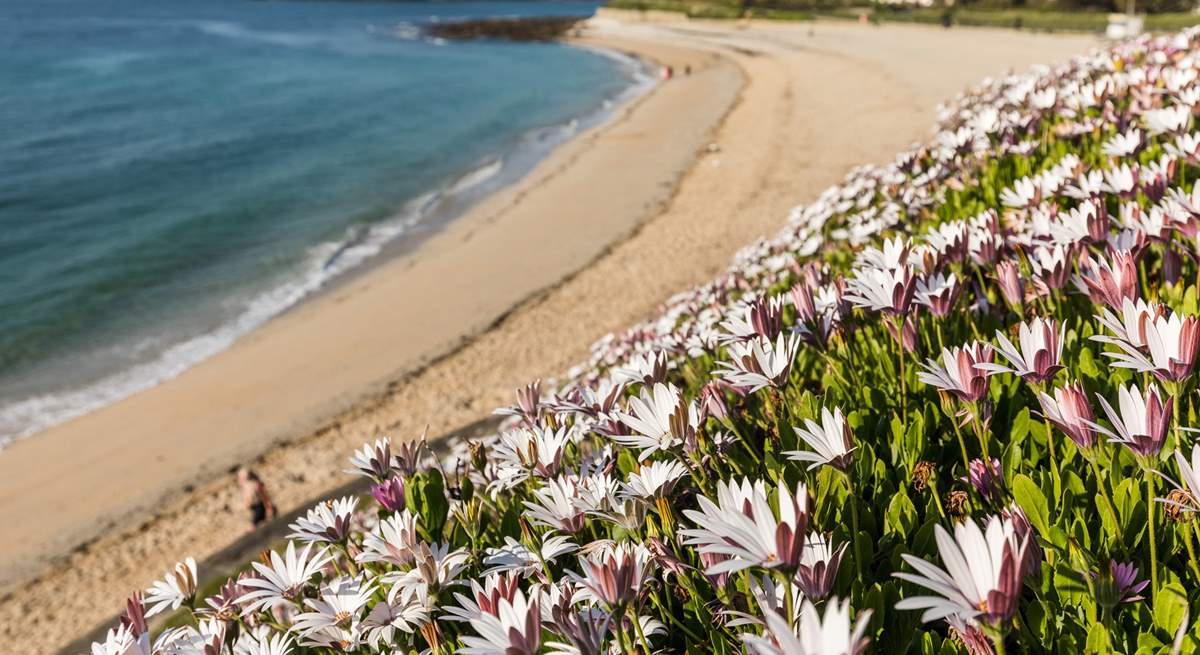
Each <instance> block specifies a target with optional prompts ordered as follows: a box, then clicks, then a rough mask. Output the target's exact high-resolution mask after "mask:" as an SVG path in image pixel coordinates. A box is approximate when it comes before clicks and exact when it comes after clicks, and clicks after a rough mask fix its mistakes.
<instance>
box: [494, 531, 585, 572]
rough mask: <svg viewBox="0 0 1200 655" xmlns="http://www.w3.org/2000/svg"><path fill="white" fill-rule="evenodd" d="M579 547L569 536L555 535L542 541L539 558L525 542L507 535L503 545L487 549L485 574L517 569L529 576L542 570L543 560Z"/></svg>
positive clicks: (550, 559) (554, 558) (555, 557)
mask: <svg viewBox="0 0 1200 655" xmlns="http://www.w3.org/2000/svg"><path fill="white" fill-rule="evenodd" d="M578 549H579V546H576V545H575V544H573V543H571V540H570V539H569V538H567V537H564V536H563V535H555V536H552V537H550V538H548V539H546V540H545V541H544V542H542V548H541V551H542V553H541V559H538V555H537V553H534V552H533V551H532V550H529V548H527V547H526V546H525V544H523V543H521V542H519V541H517V540H516V539H513V538H512V537H505V538H504V545H503V546H501V547H499V548H488V549H487V554H486V555H485V556H484V558H483V565H484V566H485V567H487V568H486V569H485V570H484V572H483V574H484V575H491V574H493V573H504V572H507V571H517V572H519V573H520V574H521V575H522V576H528V575H530V574H532V573H537V572H538V571H540V570H541V568H542V560H545V561H546V562H552V561H554V560H556V559H558V558H559V557H561V556H563V555H566V554H567V553H571V552H574V551H576V550H578Z"/></svg>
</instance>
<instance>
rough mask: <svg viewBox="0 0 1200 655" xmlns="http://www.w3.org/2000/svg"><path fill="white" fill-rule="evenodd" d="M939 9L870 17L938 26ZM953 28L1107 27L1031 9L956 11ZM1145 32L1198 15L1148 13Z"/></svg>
mask: <svg viewBox="0 0 1200 655" xmlns="http://www.w3.org/2000/svg"><path fill="white" fill-rule="evenodd" d="M861 11H863V10H861V9H851V10H848V11H842V12H838V14H840V15H841V17H847V18H857V17H858V14H859V13H860V12H861ZM944 15H945V10H943V9H909V10H899V11H894V10H893V11H888V10H881V11H874V12H873V17H874V18H876V19H878V20H880V21H883V22H888V21H893V22H912V23H930V24H941V23H942V20H943V16H944ZM951 16H952V17H953V21H954V24H955V25H965V26H970V27H1012V28H1017V29H1030V30H1040V31H1048V32H1103V31H1104V28H1105V27H1106V26H1107V25H1108V13H1106V12H1086V11H1039V10H1033V9H956V10H953V11H952V12H951ZM1145 21H1146V22H1145V26H1146V29H1148V30H1151V31H1169V30H1177V29H1182V28H1184V27H1188V26H1191V25H1196V24H1200V15H1196V14H1191V13H1169V14H1150V15H1147V16H1145Z"/></svg>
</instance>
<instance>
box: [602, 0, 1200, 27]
mask: <svg viewBox="0 0 1200 655" xmlns="http://www.w3.org/2000/svg"><path fill="white" fill-rule="evenodd" d="M608 6H609V7H613V8H616V9H634V10H640V11H651V10H652V11H672V12H678V13H683V14H686V15H687V16H689V17H691V18H717V19H721V18H724V19H733V18H740V17H742V16H743V13H744V12H743V10H742V9H740V8H739V7H738V6H736V5H733V4H729V3H720V4H718V3H710V2H679V1H677V0H613V1H612V2H610V3H609V4H608ZM746 11H747V12H748V13H749V15H750V16H752V17H754V18H764V19H768V20H812V19H813V18H815V17H818V16H820V17H826V18H841V19H846V20H857V19H858V17H859V15H860V14H862V13H864V12H865V13H866V14H867V15H868V16H870V17H871V19H872V20H873V21H878V22H884V23H886V22H896V23H924V24H930V25H940V24H942V21H943V16H944V15H945V10H943V9H903V10H895V9H875V8H872V7H845V8H841V9H814V10H807V9H789V8H778V7H751V8H749V9H748V10H746ZM951 16H952V20H953V22H954V24H955V25H962V26H968V27H1011V28H1015V29H1028V30H1037V31H1045V32H1103V31H1104V28H1105V27H1106V26H1107V25H1108V14H1107V13H1105V12H1087V11H1043V10H1035V9H955V10H952V12H951ZM1145 21H1146V22H1145V26H1146V29H1147V30H1150V31H1154V32H1165V31H1172V30H1178V29H1183V28H1185V27H1190V26H1192V25H1198V24H1200V14H1193V13H1165V14H1150V15H1147V16H1145Z"/></svg>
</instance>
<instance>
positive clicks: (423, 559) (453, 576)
mask: <svg viewBox="0 0 1200 655" xmlns="http://www.w3.org/2000/svg"><path fill="white" fill-rule="evenodd" d="M468 557H469V555H468V554H467V550H466V549H465V548H456V549H454V550H450V544H427V543H424V542H422V543H420V544H418V545H417V549H416V550H415V551H414V552H413V562H414V566H413V568H412V569H411V570H409V571H404V572H400V571H392V572H390V573H386V574H384V575H383V576H382V577H381V578H380V582H383V583H385V584H391V585H392V588H391V589H390V590H389V591H388V602H389V603H395V602H396V597H397V596H401V595H403V593H404V592H405V590H406V589H408V588H410V587H415V586H426V587H435V588H437V587H445V586H448V585H452V584H459V583H458V582H457V578H458V576H459V574H460V573H462V571H463V569H465V568H466V567H467V559H468Z"/></svg>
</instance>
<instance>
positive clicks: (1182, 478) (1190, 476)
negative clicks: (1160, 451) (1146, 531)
mask: <svg viewBox="0 0 1200 655" xmlns="http://www.w3.org/2000/svg"><path fill="white" fill-rule="evenodd" d="M1175 464H1176V465H1178V467H1179V484H1178V485H1176V489H1175V490H1174V491H1176V492H1180V493H1174V492H1172V493H1171V494H1169V495H1168V496H1167V497H1166V498H1159V499H1158V500H1159V501H1160V502H1163V503H1166V504H1167V506H1168V507H1169V508H1172V509H1175V510H1177V511H1178V512H1179V513H1180V516H1183V515H1186V514H1189V513H1192V512H1200V445H1196V446H1192V461H1191V463H1190V464H1189V463H1188V461H1187V458H1186V457H1185V456H1184V454H1183V452H1182V451H1179V450H1177V451H1175Z"/></svg>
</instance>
